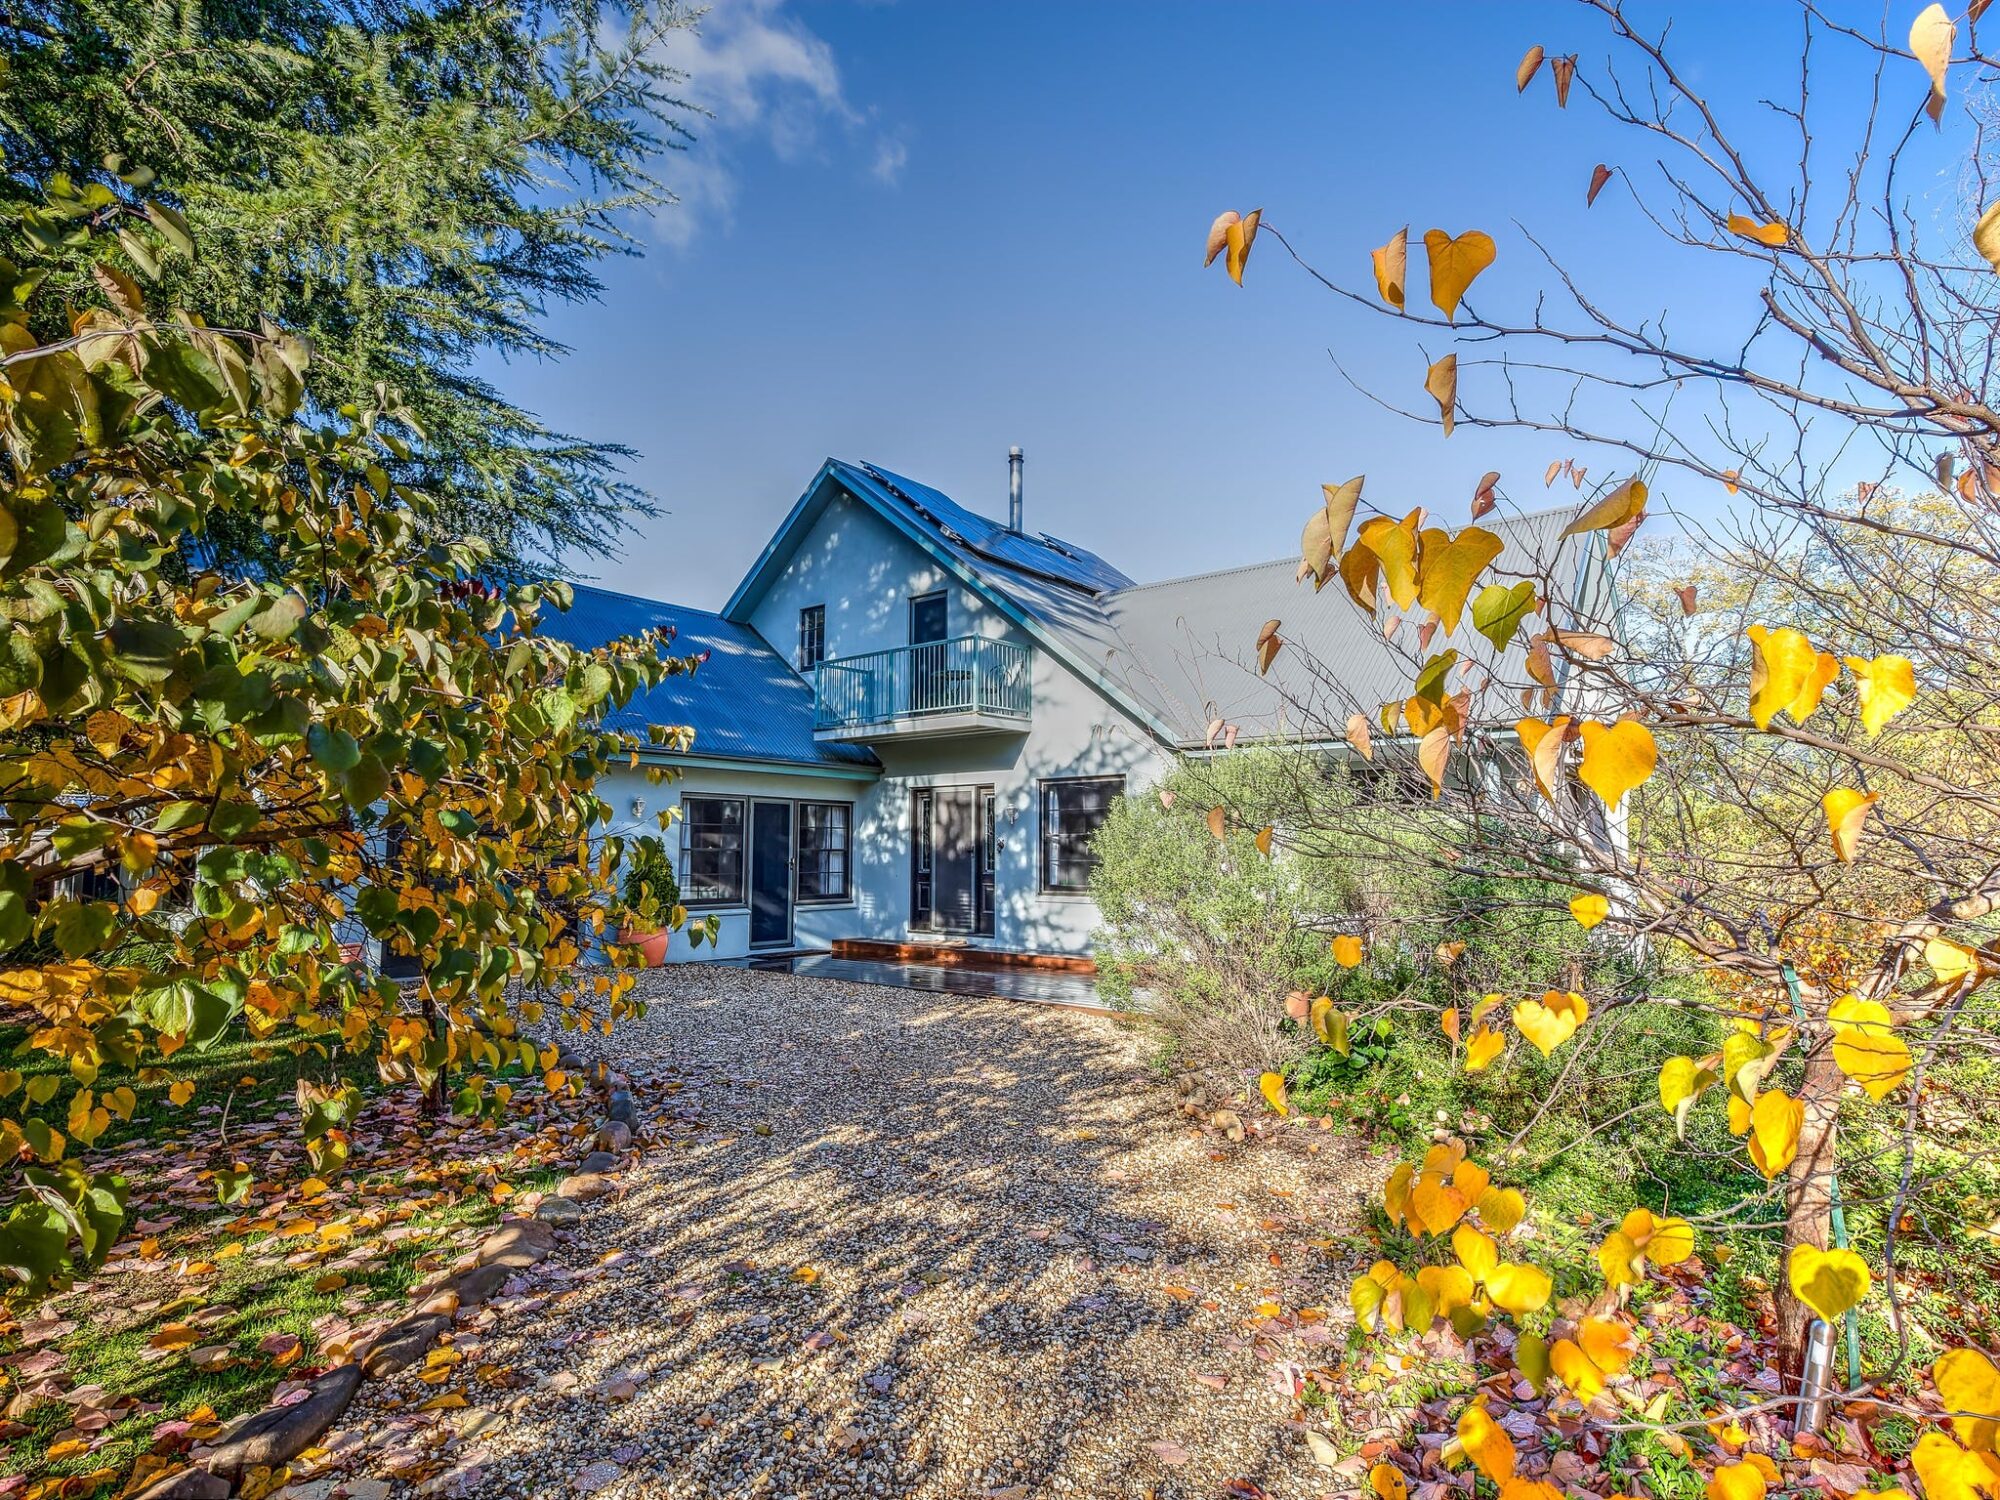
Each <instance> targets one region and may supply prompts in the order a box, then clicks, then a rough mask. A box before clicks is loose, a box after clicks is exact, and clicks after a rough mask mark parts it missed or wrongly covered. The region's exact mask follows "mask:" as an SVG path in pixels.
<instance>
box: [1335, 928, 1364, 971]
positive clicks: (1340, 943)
mask: <svg viewBox="0 0 2000 1500" xmlns="http://www.w3.org/2000/svg"><path fill="white" fill-rule="evenodd" d="M1361 954H1362V950H1361V939H1360V938H1358V937H1356V936H1355V935H1354V934H1353V933H1351V932H1343V933H1341V934H1339V935H1338V936H1337V937H1335V938H1334V940H1333V961H1334V962H1335V963H1337V964H1339V965H1340V966H1341V967H1342V968H1343V969H1358V968H1359V967H1361Z"/></svg>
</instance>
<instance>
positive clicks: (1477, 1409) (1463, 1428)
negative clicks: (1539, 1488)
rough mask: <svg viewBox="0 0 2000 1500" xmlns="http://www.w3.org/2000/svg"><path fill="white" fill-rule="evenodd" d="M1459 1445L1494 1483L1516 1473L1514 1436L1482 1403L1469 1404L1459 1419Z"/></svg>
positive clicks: (1505, 1480) (1473, 1464)
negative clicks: (1477, 1404) (1495, 1419)
mask: <svg viewBox="0 0 2000 1500" xmlns="http://www.w3.org/2000/svg"><path fill="white" fill-rule="evenodd" d="M1458 1441H1459V1446H1460V1447H1462V1448H1464V1449H1465V1456H1466V1457H1467V1458H1469V1459H1471V1460H1472V1466H1473V1467H1474V1468H1475V1469H1477V1470H1479V1472H1480V1473H1482V1474H1484V1475H1485V1476H1486V1477H1487V1478H1488V1479H1490V1480H1492V1481H1493V1482H1494V1483H1495V1484H1504V1483H1506V1482H1507V1480H1509V1479H1511V1478H1512V1477H1513V1474H1514V1440H1513V1439H1512V1438H1510V1437H1508V1436H1507V1429H1506V1428H1504V1427H1502V1426H1501V1425H1500V1424H1499V1423H1498V1422H1496V1421H1494V1420H1493V1418H1492V1417H1491V1416H1490V1415H1489V1414H1488V1413H1487V1410H1486V1408H1485V1407H1483V1406H1468V1407H1467V1408H1466V1409H1465V1410H1464V1412H1462V1413H1461V1414H1460V1416H1459V1419H1458Z"/></svg>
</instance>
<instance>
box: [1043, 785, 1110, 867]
mask: <svg viewBox="0 0 2000 1500" xmlns="http://www.w3.org/2000/svg"><path fill="white" fill-rule="evenodd" d="M1124 790H1125V778H1124V777H1123V776H1097V777H1092V778H1090V779H1089V780H1078V781H1045V782H1043V783H1042V889H1043V890H1045V891H1088V890H1089V889H1090V877H1091V875H1092V874H1093V873H1094V872H1095V871H1096V869H1097V856H1096V855H1095V854H1093V853H1092V852H1091V850H1090V841H1091V839H1092V837H1093V836H1095V834H1096V833H1097V830H1098V829H1100V828H1102V827H1103V826H1104V819H1105V815H1106V814H1108V813H1109V812H1110V811H1111V804H1112V802H1113V800H1114V799H1116V798H1117V797H1119V796H1120V795H1122V794H1123V792H1124Z"/></svg>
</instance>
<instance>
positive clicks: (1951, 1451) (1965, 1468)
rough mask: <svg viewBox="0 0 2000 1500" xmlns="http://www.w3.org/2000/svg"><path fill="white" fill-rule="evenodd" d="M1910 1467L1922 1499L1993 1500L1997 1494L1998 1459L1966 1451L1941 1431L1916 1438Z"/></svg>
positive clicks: (1999, 1489) (1999, 1470) (1999, 1485)
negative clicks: (1917, 1481) (1922, 1492)
mask: <svg viewBox="0 0 2000 1500" xmlns="http://www.w3.org/2000/svg"><path fill="white" fill-rule="evenodd" d="M1910 1467H1912V1468H1913V1469H1915V1470H1916V1471H1917V1478H1919V1479H1921V1480H1922V1481H1923V1484H1924V1497H1925V1500H1994V1497H1995V1496H1996V1495H2000V1460H1995V1459H1994V1458H1993V1456H1992V1455H1991V1454H1987V1453H1974V1452H1969V1451H1967V1450H1966V1449H1964V1448H1961V1447H1959V1445H1958V1444H1957V1443H1954V1442H1953V1441H1952V1440H1951V1439H1950V1438H1948V1437H1946V1436H1945V1435H1944V1434H1943V1433H1941V1432H1927V1433H1925V1434H1924V1435H1923V1436H1922V1437H1920V1438H1918V1439H1917V1446H1916V1447H1915V1449H1913V1450H1912V1451H1911V1453H1910Z"/></svg>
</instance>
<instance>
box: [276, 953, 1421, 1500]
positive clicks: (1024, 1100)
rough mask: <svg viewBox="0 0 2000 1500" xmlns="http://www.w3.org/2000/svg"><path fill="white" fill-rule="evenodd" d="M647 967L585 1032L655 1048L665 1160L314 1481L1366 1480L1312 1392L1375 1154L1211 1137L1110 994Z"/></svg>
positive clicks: (1334, 1341) (472, 1491)
mask: <svg viewBox="0 0 2000 1500" xmlns="http://www.w3.org/2000/svg"><path fill="white" fill-rule="evenodd" d="M639 993H640V994H641V996H642V998H644V999H645V1000H647V1002H648V1004H649V1012H648V1014H647V1016H646V1017H645V1018H644V1019H643V1020H639V1021H636V1022H632V1023H629V1024H624V1025H621V1026H620V1028H619V1029H618V1031H617V1033H616V1035H615V1036H614V1037H611V1038H602V1037H594V1038H590V1039H587V1040H579V1039H577V1038H573V1037H566V1038H564V1039H563V1040H564V1041H565V1043H566V1045H568V1046H570V1047H573V1048H574V1049H575V1050H576V1051H578V1052H580V1053H581V1054H583V1056H584V1057H586V1058H588V1059H592V1060H595V1059H598V1058H602V1059H604V1060H607V1061H608V1062H610V1064H611V1065H612V1066H613V1067H614V1068H616V1069H618V1070H620V1071H621V1072H623V1073H624V1074H625V1075H627V1076H628V1077H629V1079H630V1080H631V1085H632V1088H633V1091H634V1094H635V1095H636V1100H637V1104H638V1107H639V1117H640V1122H641V1126H642V1133H643V1136H644V1137H645V1141H646V1150H645V1151H644V1154H643V1155H640V1156H638V1157H637V1158H636V1160H634V1161H633V1162H632V1164H631V1165H629V1166H628V1167H627V1168H626V1169H625V1170H624V1171H623V1172H622V1173H621V1174H617V1175H616V1176H615V1178H614V1180H615V1181H616V1182H617V1185H618V1186H617V1191H616V1193H615V1195H614V1196H612V1197H608V1198H604V1199H600V1200H598V1201H596V1202H594V1203H592V1204H590V1205H589V1206H588V1208H587V1210H586V1212H585V1214H584V1217H583V1218H582V1219H581V1221H580V1222H578V1223H577V1224H576V1225H575V1226H574V1227H573V1228H565V1229H564V1230H563V1231H562V1234H561V1236H560V1238H561V1239H562V1241H563V1243H562V1244H561V1245H560V1246H559V1248H558V1249H557V1251H556V1253H555V1255H554V1256H553V1257H551V1258H550V1260H548V1261H547V1262H545V1263H544V1264H543V1265H542V1266H540V1267H538V1268H536V1269H535V1271H534V1272H532V1273H528V1274H525V1275H524V1276H523V1277H522V1278H521V1280H520V1282H519V1283H517V1284H516V1285H514V1286H512V1287H510V1288H509V1289H508V1291H507V1292H506V1293H505V1294H503V1295H502V1296H501V1297H500V1298H499V1299H497V1300H496V1301H495V1302H494V1303H493V1304H491V1305H490V1306H489V1308H487V1309H483V1310H482V1312H481V1314H480V1316H479V1317H478V1318H477V1319H476V1320H473V1321H472V1322H471V1323H470V1325H469V1326H468V1325H467V1324H466V1323H464V1322H462V1323H461V1327H460V1330H459V1336H458V1341H457V1343H456V1345H455V1346H454V1347H455V1348H456V1349H457V1350H458V1351H459V1352H460V1354H461V1355H462V1358H461V1359H460V1361H459V1362H458V1363H457V1364H456V1365H455V1366H452V1367H451V1368H450V1369H448V1370H447V1371H446V1378H445V1379H442V1380H437V1381H435V1382H434V1383H425V1382H423V1381H422V1380H421V1379H420V1374H419V1372H417V1371H411V1372H409V1373H406V1374H405V1375H402V1376H399V1377H397V1378H396V1379H394V1380H390V1381H385V1382H380V1383H371V1384H370V1385H368V1386H366V1387H364V1392H363V1395H362V1398H361V1400H360V1401H359V1402H357V1403H356V1406H355V1407H354V1409H353V1410H352V1411H351V1412H350V1413H349V1416H348V1419H347V1421H346V1424H345V1430H344V1431H343V1432H342V1433H340V1434H339V1435H338V1438H337V1440H336V1441H334V1442H333V1443H331V1444H330V1445H329V1446H330V1447H331V1448H332V1449H333V1451H334V1455H335V1459H336V1461H337V1462H338V1463H339V1465H340V1468H339V1470H338V1472H337V1473H335V1474H332V1475H330V1476H329V1477H331V1478H332V1480H333V1482H332V1483H331V1484H329V1483H328V1481H327V1479H326V1478H321V1479H319V1480H317V1481H316V1482H314V1483H312V1484H311V1487H310V1488H305V1489H303V1493H304V1494H306V1495H308V1496H310V1495H315V1494H324V1495H330V1496H334V1497H338V1496H339V1495H340V1494H341V1493H342V1489H343V1486H345V1487H352V1486H354V1485H355V1484H357V1483H359V1484H362V1485H380V1484H382V1483H383V1482H384V1481H387V1482H388V1483H389V1484H390V1485H391V1486H392V1489H393V1492H394V1493H397V1494H407V1493H421V1494H426V1495H468V1496H472V1495H477V1496H541V1495H548V1496H557V1495H571V1494H585V1493H594V1494H599V1495H602V1496H604V1497H606V1500H625V1497H639V1496H646V1497H676V1500H678V1497H688V1500H694V1497H711V1496H714V1497H722V1496H729V1497H759V1500H764V1497H769V1500H778V1497H801V1500H806V1497H810V1500H823V1497H886V1496H911V1497H966V1496H974V1497H990V1500H1028V1497H1041V1496H1074V1497H1098V1496H1132V1497H1141V1496H1152V1497H1157V1500H1206V1497H1210V1496H1216V1495H1223V1494H1250V1495H1254V1494H1256V1493H1257V1491H1256V1490H1254V1489H1252V1490H1241V1489H1237V1490H1231V1489H1229V1488H1228V1486H1230V1485H1231V1483H1232V1482H1233V1481H1238V1480H1248V1481H1251V1482H1253V1483H1254V1484H1255V1485H1257V1486H1261V1487H1262V1489H1263V1491H1264V1492H1266V1493H1268V1494H1269V1495H1270V1496H1271V1497H1272V1500H1291V1497H1313V1496H1318V1495H1321V1494H1328V1493H1334V1492H1339V1491H1349V1492H1351V1490H1352V1489H1353V1487H1354V1483H1355V1480H1354V1478H1353V1477H1352V1476H1351V1475H1350V1474H1347V1473H1335V1472H1330V1471H1329V1470H1328V1469H1327V1468H1322V1467H1319V1466H1318V1465H1317V1464H1316V1463H1315V1462H1314V1456H1313V1452H1312V1447H1311V1446H1310V1445H1309V1441H1308V1438H1307V1434H1306V1428H1307V1427H1308V1426H1312V1427H1314V1428H1317V1429H1319V1430H1320V1431H1323V1432H1324V1431H1331V1430H1332V1429H1333V1428H1334V1427H1335V1425H1336V1423H1335V1421H1334V1417H1333V1414H1330V1413H1328V1412H1326V1411H1324V1410H1321V1409H1317V1408H1302V1407H1301V1406H1300V1405H1299V1404H1298V1403H1297V1402H1296V1401H1295V1399H1294V1392H1295V1391H1297V1390H1299V1389H1301V1388H1302V1387H1301V1385H1300V1381H1301V1378H1302V1377H1303V1375H1304V1374H1305V1372H1307V1371H1309V1370H1310V1369H1312V1368H1314V1367H1316V1366H1321V1365H1329V1364H1332V1363H1335V1362H1336V1361H1337V1359H1338V1357H1339V1354H1340V1351H1341V1348H1342V1345H1343V1343H1344V1341H1345V1338H1346V1328H1347V1322H1348V1319H1347V1315H1346V1312H1345V1302H1346V1291H1345V1289H1346V1286H1347V1283H1348V1281H1349V1280H1350V1279H1351V1277H1352V1275H1353V1273H1354V1266H1355V1264H1356V1263H1357V1257H1358V1258H1361V1259H1365V1258H1366V1255H1365V1247H1363V1246H1361V1245H1359V1244H1358V1243H1356V1242H1353V1240H1352V1229H1351V1226H1352V1225H1353V1224H1354V1223H1355V1222H1356V1220H1357V1203H1358V1200H1359V1198H1360V1196H1361V1195H1362V1194H1364V1193H1367V1192H1371V1191H1374V1190H1375V1189H1376V1188H1377V1187H1378V1186H1379V1183H1380V1181H1381V1178H1382V1175H1383V1172H1384V1170H1385V1166H1386V1164H1384V1163H1378V1162H1377V1161H1376V1160H1375V1159H1374V1158H1372V1157H1371V1156H1370V1154H1369V1152H1368V1151H1367V1149H1366V1148H1365V1147H1363V1146H1359V1145H1357V1144H1356V1143H1354V1142H1352V1141H1347V1140H1343V1139H1342V1138H1341V1137H1340V1136H1338V1135H1334V1134H1327V1133H1324V1132H1322V1131H1320V1130H1318V1129H1315V1128H1313V1126H1312V1125H1310V1124H1307V1123H1305V1122H1299V1121H1294V1122H1292V1123H1290V1124H1289V1125H1287V1126H1286V1127H1285V1128H1282V1129H1276V1130H1274V1131H1272V1132H1271V1134H1270V1135H1269V1136H1268V1137H1267V1138H1265V1139H1253V1140H1251V1141H1249V1142H1247V1143H1243V1144H1232V1143H1231V1142H1229V1141H1228V1140H1227V1139H1226V1138H1225V1137H1224V1136H1223V1135H1222V1134H1220V1133H1217V1132H1214V1131H1203V1130H1200V1129H1198V1128H1197V1127H1196V1126H1195V1124H1194V1123H1193V1122H1192V1121H1191V1120H1190V1119H1189V1118H1188V1117H1187V1114H1186V1112H1185V1111H1182V1110H1180V1109H1178V1108H1177V1106H1178V1105H1179V1104H1180V1103H1181V1102H1182V1101H1181V1098H1180V1096H1179V1094H1178V1093H1177V1090H1176V1089H1175V1088H1174V1087H1173V1086H1171V1085H1169V1084H1167V1083H1164V1082H1162V1081H1161V1080H1160V1079H1159V1078H1158V1077H1157V1076H1156V1075H1155V1074H1153V1073H1152V1072H1150V1071H1149V1070H1148V1069H1147V1067H1146V1065H1145V1060H1146V1057H1147V1055H1148V1053H1149V1051H1150V1050H1151V1049H1150V1044H1149V1043H1148V1041H1147V1040H1146V1038H1145V1037H1144V1036H1142V1035H1141V1034H1139V1033H1138V1032H1137V1031H1136V1030H1135V1029H1134V1028H1133V1027H1132V1026H1131V1025H1130V1024H1129V1023H1126V1022H1124V1021H1121V1020H1118V1019H1115V1018H1112V1017H1108V1016H1099V1015H1092V1014H1086V1013H1078V1012H1072V1011H1061V1010H1055V1009H1049V1008H1044V1007H1038V1006H1034V1005H1029V1004H1023V1003H1019V1002H1010V1001H1004V1000H981V999H970V998H963V997H957V996H940V995H934V994H927V993H918V992H911V991H904V990H893V989H887V988H879V987H875V986H871V985H859V984H849V983H843V982H838V981H832V980H824V979H809V978H801V977H795V976H792V975H786V974H777V973H766V972H759V971H752V970H746V969H734V968H722V967H709V966H690V967H682V968H675V969H663V970H655V971H652V972H651V973H649V974H647V975H646V976H644V978H643V979H642V981H641V989H640V992H639ZM1233 1086H1234V1085H1232V1087H1233ZM1212 1102H1213V1101H1212ZM1243 1113H1244V1115H1245V1117H1246V1118H1254V1116H1253V1115H1252V1112H1251V1111H1250V1110H1249V1109H1248V1107H1247V1106H1246V1107H1245V1108H1244V1110H1243ZM582 1149H587V1143H586V1145H585V1147H584V1148H582ZM579 1154H581V1150H580V1152H579ZM1271 1304H1277V1307H1276V1309H1273V1307H1272V1306H1271ZM1318 1308H1324V1309H1326V1310H1327V1311H1326V1316H1325V1317H1324V1318H1323V1319H1322V1318H1321V1317H1319V1316H1318V1315H1317V1314H1316V1313H1315V1312H1314V1311H1313V1309H1318ZM1301 1309H1306V1312H1305V1315H1304V1316H1303V1317H1300V1316H1299V1312H1300V1310H1301ZM432 1373H433V1375H434V1376H435V1375H436V1373H437V1372H436V1371H433V1372H432ZM452 1392H459V1393H461V1394H462V1396H463V1398H464V1402H465V1404H464V1405H463V1406H460V1405H458V1404H457V1403H456V1402H453V1401H451V1400H450V1399H449V1397H450V1394H451V1393H452ZM440 1394H443V1395H445V1396H446V1398H447V1399H446V1400H445V1402H444V1403H442V1404H441V1405H434V1406H433V1409H431V1410H429V1411H419V1410H418V1409H417V1408H418V1407H419V1405H420V1404H421V1403H425V1402H433V1403H435V1402H436V1398H437V1397H438V1396H439V1395H440ZM1301 1418H1304V1420H1303V1421H1301V1420H1300V1419H1301ZM1317 1446H1318V1447H1319V1448H1320V1451H1321V1453H1322V1454H1323V1455H1324V1454H1327V1453H1328V1450H1327V1448H1326V1446H1325V1444H1324V1443H1320V1444H1318V1445H1317ZM1349 1446H1350V1447H1351V1444H1350V1445H1349ZM1347 1467H1348V1466H1346V1465H1343V1469H1345V1468H1347ZM320 1486H325V1488H324V1489H321V1488H320ZM294 1488H295V1489H301V1486H299V1485H297V1484H295V1486H294ZM362 1492H363V1493H375V1492H376V1491H374V1490H372V1489H364V1490H363V1491H362Z"/></svg>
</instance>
